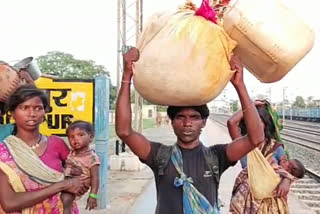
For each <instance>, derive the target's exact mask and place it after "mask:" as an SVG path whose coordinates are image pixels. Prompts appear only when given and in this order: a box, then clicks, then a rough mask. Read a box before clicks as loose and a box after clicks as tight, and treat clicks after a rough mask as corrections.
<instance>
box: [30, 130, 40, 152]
mask: <svg viewBox="0 0 320 214" xmlns="http://www.w3.org/2000/svg"><path fill="white" fill-rule="evenodd" d="M41 140H42V134H40V137H39V140H38V141H37V142H36V144H34V145H33V146H30V148H31V149H32V150H33V151H34V150H36V149H37V148H39V146H40V143H41Z"/></svg>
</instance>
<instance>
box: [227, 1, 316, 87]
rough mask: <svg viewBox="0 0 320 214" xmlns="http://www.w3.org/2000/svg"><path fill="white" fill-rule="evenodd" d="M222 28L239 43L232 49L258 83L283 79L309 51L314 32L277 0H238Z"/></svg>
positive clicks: (228, 11)
mask: <svg viewBox="0 0 320 214" xmlns="http://www.w3.org/2000/svg"><path fill="white" fill-rule="evenodd" d="M223 26H224V29H225V30H226V31H227V33H228V34H229V35H230V37H231V38H232V39H234V40H236V41H237V42H238V46H237V47H236V49H235V50H234V52H235V54H238V55H239V56H240V58H241V60H242V62H243V64H244V66H245V67H246V68H247V69H248V70H249V71H250V72H251V73H253V74H254V75H255V76H256V77H257V78H258V79H259V80H260V81H261V82H264V83H271V82H276V81H279V80H280V79H282V78H283V77H284V76H285V75H286V74H287V73H288V72H289V71H290V70H291V69H292V68H293V67H294V66H295V65H296V64H297V63H298V62H299V61H300V60H301V59H302V58H303V57H304V56H305V55H306V54H307V53H308V52H309V51H310V50H311V49H312V46H313V42H314V32H313V30H312V29H311V28H310V27H309V26H307V25H306V24H305V23H304V22H303V21H302V20H301V19H300V18H299V17H298V16H296V15H295V14H294V13H292V12H291V11H289V9H288V8H286V7H285V6H284V5H283V4H282V3H281V2H280V0H254V1H253V0H237V1H233V2H231V3H230V7H229V8H228V9H227V10H226V11H225V13H224V16H223Z"/></svg>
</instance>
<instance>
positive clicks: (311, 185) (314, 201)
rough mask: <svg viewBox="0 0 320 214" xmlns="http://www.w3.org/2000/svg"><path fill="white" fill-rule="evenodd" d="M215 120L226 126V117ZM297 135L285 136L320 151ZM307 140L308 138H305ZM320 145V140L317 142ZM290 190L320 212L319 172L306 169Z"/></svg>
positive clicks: (288, 140) (289, 140)
mask: <svg viewBox="0 0 320 214" xmlns="http://www.w3.org/2000/svg"><path fill="white" fill-rule="evenodd" d="M211 119H213V120H214V121H215V122H217V123H219V124H221V125H222V126H224V127H226V119H227V117H226V116H225V117H224V118H219V119H217V118H214V117H211ZM296 137H297V136H291V137H290V139H288V138H285V137H283V140H285V141H286V142H288V143H293V144H296V145H299V146H303V147H304V148H308V149H310V150H313V151H316V152H320V148H319V149H317V148H315V146H311V145H306V144H305V143H302V142H299V141H298V140H296ZM303 140H306V139H303ZM300 141H301V139H300ZM316 143H317V144H318V145H319V142H316ZM290 191H292V193H293V194H294V195H295V196H296V197H298V198H299V200H301V201H303V202H304V203H305V204H306V205H307V206H308V207H310V208H311V209H312V210H314V211H315V212H316V213H317V214H320V175H319V173H317V172H315V171H313V170H311V169H306V176H305V177H304V178H303V179H299V180H298V181H295V182H294V183H293V184H292V186H291V188H290Z"/></svg>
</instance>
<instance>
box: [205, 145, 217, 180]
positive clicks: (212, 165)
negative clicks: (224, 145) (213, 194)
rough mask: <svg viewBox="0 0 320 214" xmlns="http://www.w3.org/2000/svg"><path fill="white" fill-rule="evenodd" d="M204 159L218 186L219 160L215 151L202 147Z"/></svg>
mask: <svg viewBox="0 0 320 214" xmlns="http://www.w3.org/2000/svg"><path fill="white" fill-rule="evenodd" d="M202 152H203V156H204V159H205V161H206V163H207V165H208V167H209V169H210V171H211V174H212V176H213V177H214V178H215V179H216V182H217V184H219V181H220V172H219V160H218V157H217V155H216V154H215V153H214V151H213V150H212V149H210V148H208V147H206V146H202Z"/></svg>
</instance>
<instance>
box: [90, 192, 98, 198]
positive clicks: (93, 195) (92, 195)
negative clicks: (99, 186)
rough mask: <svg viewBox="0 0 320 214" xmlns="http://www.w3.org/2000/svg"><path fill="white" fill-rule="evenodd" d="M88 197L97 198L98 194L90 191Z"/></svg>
mask: <svg viewBox="0 0 320 214" xmlns="http://www.w3.org/2000/svg"><path fill="white" fill-rule="evenodd" d="M89 197H91V198H95V199H98V198H99V196H98V195H96V194H93V193H90V194H89Z"/></svg>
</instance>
